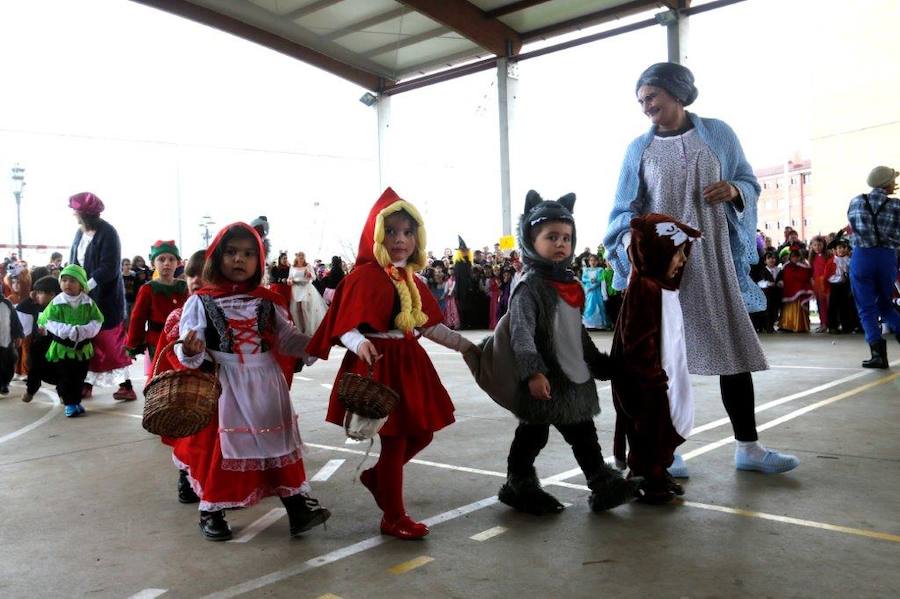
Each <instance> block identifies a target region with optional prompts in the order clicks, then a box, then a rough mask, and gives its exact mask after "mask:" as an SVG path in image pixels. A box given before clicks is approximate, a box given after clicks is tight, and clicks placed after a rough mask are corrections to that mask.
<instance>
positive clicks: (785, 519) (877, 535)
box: [676, 499, 900, 543]
mask: <svg viewBox="0 0 900 599" xmlns="http://www.w3.org/2000/svg"><path fill="white" fill-rule="evenodd" d="M676 501H677V502H678V503H681V504H682V505H685V506H688V507H695V508H700V509H701V510H710V511H713V512H722V513H723V514H736V515H738V516H746V517H747V518H760V519H762V520H772V521H774V522H782V523H784V524H794V525H796V526H806V527H808V528H818V529H821V530H831V531H834V532H842V533H845V534H848V535H856V536H859V537H867V538H869V539H879V540H881V541H890V542H892V543H900V535H894V534H891V533H888V532H878V531H877V530H866V529H864V528H851V527H849V526H838V525H837V524H826V523H825V522H815V521H813V520H803V519H800V518H791V517H790V516H778V515H776V514H766V513H765V512H754V511H752V510H742V509H740V508H732V507H723V506H721V505H711V504H709V503H698V502H696V501H684V500H681V499H678V500H676Z"/></svg>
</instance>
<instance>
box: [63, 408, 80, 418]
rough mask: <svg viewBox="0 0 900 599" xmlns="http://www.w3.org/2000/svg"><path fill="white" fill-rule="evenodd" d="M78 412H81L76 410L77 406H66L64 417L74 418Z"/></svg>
mask: <svg viewBox="0 0 900 599" xmlns="http://www.w3.org/2000/svg"><path fill="white" fill-rule="evenodd" d="M79 414H81V412H79V411H78V406H74V405H73V406H66V418H74V417H75V416H78V415H79Z"/></svg>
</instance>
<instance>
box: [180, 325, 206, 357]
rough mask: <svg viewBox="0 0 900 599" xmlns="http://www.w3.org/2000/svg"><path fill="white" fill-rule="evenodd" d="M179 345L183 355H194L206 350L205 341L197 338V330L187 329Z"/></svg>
mask: <svg viewBox="0 0 900 599" xmlns="http://www.w3.org/2000/svg"><path fill="white" fill-rule="evenodd" d="M181 347H182V351H183V352H184V355H185V356H188V357H190V356H196V355H197V354H200V353H203V352H205V351H206V341H204V340H203V339H198V338H197V331H188V334H187V335H185V336H184V339H183V340H182V341H181Z"/></svg>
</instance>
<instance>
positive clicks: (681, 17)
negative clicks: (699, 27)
mask: <svg viewBox="0 0 900 599" xmlns="http://www.w3.org/2000/svg"><path fill="white" fill-rule="evenodd" d="M656 21H657V22H658V23H659V24H660V25H663V26H664V27H665V28H666V42H667V43H666V47H667V49H668V61H669V62H674V63H677V64H686V63H687V61H688V51H687V50H688V38H689V35H688V31H689V19H688V17H687V15H685V14H684V13H682V12H680V11H677V10H668V11H666V12H661V13H658V14H657V15H656Z"/></svg>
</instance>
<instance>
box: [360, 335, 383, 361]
mask: <svg viewBox="0 0 900 599" xmlns="http://www.w3.org/2000/svg"><path fill="white" fill-rule="evenodd" d="M357 353H358V354H359V357H360V358H361V359H362V361H363V362H365V363H366V364H368V365H369V366H371V365H373V364H374V363H375V362H377V361H378V360H379V359H380V358H381V354H379V353H378V350H377V349H375V344H374V343H372V342H371V341H369V340H366V341H363V342H362V343H360V344H359V349H358V350H357Z"/></svg>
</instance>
